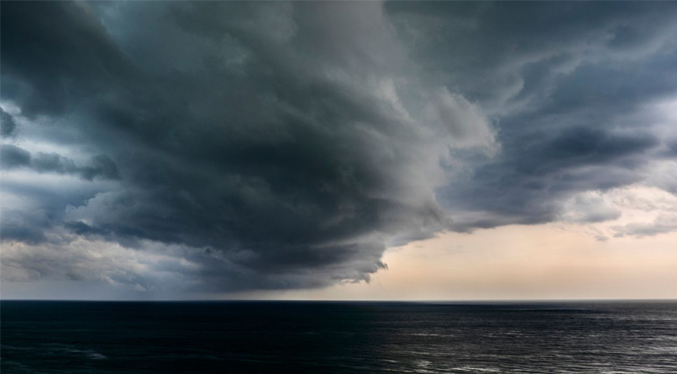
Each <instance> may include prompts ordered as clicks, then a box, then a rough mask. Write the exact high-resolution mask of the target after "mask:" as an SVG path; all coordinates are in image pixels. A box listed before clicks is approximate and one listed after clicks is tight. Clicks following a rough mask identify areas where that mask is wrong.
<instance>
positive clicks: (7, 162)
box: [0, 144, 119, 180]
mask: <svg viewBox="0 0 677 374" xmlns="http://www.w3.org/2000/svg"><path fill="white" fill-rule="evenodd" d="M0 157H2V158H1V160H2V164H0V168H2V169H3V170H11V169H18V168H30V169H32V170H35V171H37V172H38V173H57V174H72V175H77V176H79V177H81V178H83V179H86V180H92V179H94V178H101V179H118V178H119V174H118V168H117V166H116V165H115V163H114V162H113V161H112V160H111V159H110V158H108V157H106V156H103V155H99V156H95V157H92V160H91V162H90V165H87V166H77V165H76V164H75V162H74V161H73V160H71V159H69V158H67V157H63V156H61V155H58V154H56V153H44V152H38V153H37V154H36V155H35V156H33V155H31V153H30V152H28V151H26V150H25V149H22V148H20V147H17V146H15V145H11V144H2V145H0Z"/></svg>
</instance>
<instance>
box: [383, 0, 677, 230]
mask: <svg viewBox="0 0 677 374" xmlns="http://www.w3.org/2000/svg"><path fill="white" fill-rule="evenodd" d="M386 7H387V9H389V11H390V13H391V14H392V17H393V19H395V22H396V24H398V25H399V26H400V30H401V35H402V37H404V38H411V39H412V41H415V42H416V44H415V45H416V47H415V49H416V51H417V56H418V59H419V60H420V61H421V62H420V63H421V65H422V66H425V67H426V68H427V69H426V70H427V72H428V73H427V74H428V75H429V79H431V80H436V81H444V82H446V85H448V86H452V87H461V92H464V93H465V94H467V95H469V96H470V97H472V98H475V99H477V100H479V101H480V103H482V107H483V108H485V109H486V110H487V111H488V112H490V113H492V115H494V116H496V117H497V118H499V121H500V138H499V140H500V142H501V145H502V150H503V153H502V154H501V155H500V157H498V158H497V159H496V160H494V162H488V163H486V164H485V165H483V166H479V167H477V168H476V169H475V170H474V171H473V173H472V174H471V175H461V176H460V177H459V178H458V179H457V180H455V181H454V182H452V183H451V184H450V186H449V188H443V189H440V190H438V199H439V200H440V201H441V202H443V204H444V205H445V207H446V208H447V209H450V210H456V211H461V212H463V213H464V214H461V215H459V214H456V215H455V216H454V218H455V221H456V222H455V224H454V227H455V228H457V229H459V230H469V229H472V228H473V227H494V226H499V225H504V224H510V223H527V224H531V223H541V222H549V221H552V220H555V219H557V217H558V210H559V209H560V208H561V204H560V202H561V201H562V200H565V199H567V198H569V197H570V196H572V195H575V194H576V193H580V192H583V191H588V190H607V189H611V188H615V187H620V186H625V185H628V184H631V183H635V182H639V181H641V180H642V178H643V176H642V175H641V172H640V170H642V168H643V167H646V166H647V164H648V163H649V162H651V161H652V160H654V159H656V153H657V150H658V148H660V146H661V140H660V138H661V135H660V134H661V133H660V132H658V131H657V130H656V132H655V133H654V131H655V130H654V128H653V126H654V125H656V124H655V123H654V122H655V120H654V119H652V118H650V117H645V118H642V117H637V116H634V117H633V116H632V114H633V113H635V112H637V111H638V110H640V109H641V108H642V106H644V105H646V104H647V103H651V102H652V101H654V100H657V99H662V98H666V97H667V98H670V97H674V95H677V90H676V89H675V87H677V80H676V77H677V54H676V53H675V47H676V46H675V42H674V40H675V36H676V35H677V30H676V28H675V23H674V20H675V19H676V17H677V6H675V4H665V5H664V6H663V5H658V4H653V5H651V4H642V3H632V2H629V3H614V4H610V3H600V2H598V3H586V4H583V3H486V2H481V3H441V2H440V3H425V4H413V3H406V2H392V3H387V5H386ZM609 217H613V215H609Z"/></svg>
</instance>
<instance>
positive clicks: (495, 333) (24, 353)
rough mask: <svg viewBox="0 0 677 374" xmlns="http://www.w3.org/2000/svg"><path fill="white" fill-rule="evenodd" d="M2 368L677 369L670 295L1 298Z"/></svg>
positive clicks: (99, 373)
mask: <svg viewBox="0 0 677 374" xmlns="http://www.w3.org/2000/svg"><path fill="white" fill-rule="evenodd" d="M0 309H1V310H0V312H1V315H0V321H1V328H2V330H1V333H0V342H1V352H0V356H1V358H2V359H1V361H0V362H1V367H0V370H1V372H2V374H14V373H30V374H39V373H73V374H84V373H96V374H103V373H126V374H135V373H149V374H150V373H276V374H277V373H318V374H322V373H633V374H635V373H677V303H675V302H561V303H559V302H558V303H526V302H524V303H394V302H263V301H262V302H239V301H237V302H74V301H71V302H58V301H2V302H0Z"/></svg>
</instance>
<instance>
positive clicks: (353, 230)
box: [2, 3, 447, 290]
mask: <svg viewBox="0 0 677 374" xmlns="http://www.w3.org/2000/svg"><path fill="white" fill-rule="evenodd" d="M130 5H131V4H130ZM100 6H101V7H102V9H101V12H104V13H105V12H106V11H110V10H111V9H106V8H105V7H106V6H111V7H117V6H120V7H123V8H124V7H126V6H127V5H124V4H121V3H118V4H101V5H100ZM331 6H332V7H334V8H335V10H336V11H335V12H333V13H331V16H330V19H328V20H327V21H328V22H325V23H317V22H316V21H315V20H314V17H316V16H317V15H319V14H324V13H325V9H324V7H322V6H318V5H315V4H308V5H292V4H280V5H269V6H266V5H260V4H254V5H250V4H235V3H233V4H230V3H228V4H225V3H209V4H207V3H204V4H188V3H176V4H171V5H167V6H165V5H161V4H151V3H146V4H137V5H133V6H132V7H130V9H131V10H129V11H130V12H132V11H134V10H135V9H136V10H138V14H142V15H143V14H145V15H146V16H147V17H148V18H147V21H148V22H147V23H145V24H144V25H145V26H144V27H154V28H156V29H155V30H154V31H153V32H152V33H151V34H152V35H153V37H151V38H150V39H144V38H143V37H140V38H138V39H137V38H136V35H132V36H133V37H129V38H127V37H126V36H125V35H118V38H119V40H117V41H116V42H113V40H112V37H111V36H109V32H110V33H111V34H112V35H115V33H116V32H117V31H118V30H116V29H115V27H124V26H120V25H117V24H113V25H108V27H109V28H110V29H109V30H106V29H105V28H104V27H103V26H101V25H100V24H99V23H98V20H96V18H95V17H94V15H93V13H92V12H93V10H91V9H89V10H87V9H85V8H84V6H82V5H76V4H71V3H49V4H40V3H26V4H24V3H17V4H10V5H8V6H7V7H5V8H6V9H4V12H3V18H7V22H3V37H4V38H6V39H8V41H7V42H4V43H3V44H2V49H3V51H2V53H3V56H7V57H6V59H5V66H6V68H5V69H3V75H6V76H7V80H8V81H10V83H11V85H10V88H11V89H10V90H9V91H8V92H9V94H8V98H10V99H11V100H13V101H14V102H16V103H17V105H18V106H20V107H21V108H22V110H23V111H22V113H23V114H24V115H26V116H29V117H33V118H39V117H40V116H53V117H57V118H68V121H61V122H60V125H62V126H66V127H69V128H70V129H75V130H76V131H77V132H78V133H79V134H80V136H81V137H84V138H85V139H87V142H89V145H90V146H93V147H95V149H97V150H99V151H101V152H102V153H104V154H107V155H111V158H113V159H114V160H115V164H117V165H118V166H119V167H120V175H123V176H124V178H123V179H122V181H121V183H122V188H121V189H119V190H116V191H111V192H108V193H101V194H96V195H95V196H91V197H90V198H88V199H87V200H86V201H83V202H81V203H80V204H77V205H74V208H73V209H70V210H68V214H67V215H66V216H64V217H61V218H60V219H61V220H62V222H61V223H59V222H55V221H52V224H53V225H59V226H60V227H62V228H63V229H64V230H65V231H66V232H67V233H68V234H67V236H66V238H68V237H70V236H68V235H76V236H81V237H85V238H89V239H91V240H101V239H104V240H114V241H117V242H120V243H123V244H124V245H133V246H143V244H142V243H140V242H138V241H136V240H142V239H146V240H151V241H156V242H162V243H166V244H177V245H178V244H181V245H187V246H190V247H193V248H210V252H209V253H207V252H203V251H200V252H196V253H197V254H193V255H191V256H192V257H190V258H191V259H192V260H194V261H196V262H198V263H200V265H201V268H202V271H203V273H204V277H205V279H211V280H212V282H211V283H216V284H209V287H211V288H216V289H226V290H233V289H248V288H288V287H305V286H322V285H328V284H331V283H334V282H337V281H340V280H359V279H361V280H368V279H369V274H370V273H373V272H375V271H376V270H378V269H379V268H383V267H384V265H383V264H382V263H381V262H380V256H381V253H382V252H383V250H384V249H385V245H386V243H387V241H388V240H390V239H391V237H393V236H394V235H396V236H398V237H414V236H416V237H421V236H422V237H426V236H429V235H431V234H432V233H434V232H436V231H438V230H440V229H442V228H443V227H445V225H446V222H447V218H446V216H445V214H444V213H443V212H442V211H441V210H440V208H439V207H438V206H437V204H436V203H435V201H434V199H433V196H432V195H431V194H430V189H429V188H427V187H426V184H427V183H431V181H420V180H419V179H422V178H421V177H422V176H423V175H419V174H420V173H421V172H422V171H421V170H425V169H421V168H419V166H420V163H422V162H428V159H432V160H436V159H437V158H438V157H439V155H438V154H437V153H432V154H431V153H429V151H427V150H423V151H422V150H421V149H419V148H418V147H419V145H421V144H425V143H426V141H427V137H428V136H429V135H428V134H425V133H420V130H419V129H418V128H417V127H416V126H413V125H412V123H410V122H407V121H406V120H403V119H401V118H397V117H396V116H395V115H394V114H393V113H394V109H393V107H392V105H391V104H390V103H389V102H388V101H387V99H388V97H385V98H380V97H377V96H376V97H375V94H379V93H380V91H379V90H380V89H381V86H380V85H381V83H382V82H383V81H384V80H383V77H380V76H373V74H372V73H371V72H370V70H371V69H373V68H374V67H375V66H376V67H382V68H383V69H385V70H383V72H387V71H388V70H389V69H390V70H394V69H397V67H396V66H394V65H392V66H391V65H389V61H387V60H383V56H381V53H380V51H373V50H372V49H373V47H379V46H380V48H383V49H384V50H385V51H386V52H388V51H392V50H393V48H391V46H389V45H388V43H391V42H392V40H391V39H390V37H391V35H390V34H389V30H388V29H387V28H384V29H382V30H381V29H379V28H378V27H376V28H374V27H373V25H372V24H371V23H372V22H383V20H382V19H380V18H379V17H381V16H382V14H381V13H380V9H381V8H380V5H378V4H370V5H365V9H363V11H367V13H368V15H370V16H371V17H373V18H369V17H367V18H365V19H364V20H362V21H361V22H357V23H356V24H355V25H354V27H355V28H356V29H355V30H352V31H350V30H348V31H343V30H339V29H340V28H342V27H343V26H344V25H345V24H346V22H347V21H348V20H349V19H350V18H351V17H352V16H353V15H358V13H355V11H353V10H352V9H351V8H349V7H347V6H344V5H343V4H333V5H331ZM272 7H278V8H280V9H278V10H280V11H282V12H283V14H282V15H281V16H279V15H278V14H277V13H275V12H272V11H273V10H274V9H272ZM123 10H125V9H123ZM144 12H146V13H144ZM230 12H234V13H233V14H243V15H244V16H245V17H247V19H248V20H245V21H241V20H239V19H238V17H235V16H233V17H232V18H228V17H226V16H227V15H229V14H230ZM284 12H291V13H289V14H288V15H287V14H286V13H284ZM130 14H132V13H130ZM214 15H222V16H224V17H225V19H224V20H223V22H213V21H212V18H210V17H214ZM290 17H291V18H290ZM57 20H58V21H57ZM216 20H218V21H220V19H215V20H214V21H216ZM3 21H4V19H3ZM115 22H125V21H124V19H119V20H115ZM174 22H177V24H175V23H174ZM267 22H271V23H272V24H268V23H267ZM276 22H277V23H276ZM285 22H287V23H289V22H295V25H289V27H290V30H288V32H289V33H290V34H289V35H284V33H280V32H278V33H277V34H271V33H268V32H262V31H261V30H258V28H259V26H261V27H274V26H276V27H278V28H282V29H284V28H285V27H287V25H285ZM27 25H30V29H28V27H29V26H27ZM332 27H333V28H336V29H331V28H332ZM54 28H56V30H54ZM294 28H298V30H296V31H294ZM360 28H363V29H364V30H370V29H371V30H373V31H375V33H374V35H372V36H370V37H365V38H362V39H358V36H359V35H360V33H361V32H362V31H364V30H361V29H360ZM132 30H134V32H138V33H142V32H143V33H146V32H145V31H142V30H141V29H135V28H132ZM165 31H166V32H167V33H168V34H171V33H174V34H176V36H177V38H176V42H175V43H173V44H172V45H163V44H162V43H156V41H155V40H153V38H155V37H160V36H161V35H162V34H163V33H165ZM278 31H279V29H278ZM283 31H284V30H283ZM294 34H295V35H298V36H297V37H293V35H294ZM196 39H199V40H201V43H203V44H204V48H200V47H199V46H198V47H195V46H194V44H195V40H196ZM224 39H225V40H226V43H230V45H231V46H232V47H233V48H232V49H230V50H226V51H225V53H224V54H220V53H221V51H222V49H220V48H217V46H218V45H219V43H222V42H223V40H224ZM358 40H362V41H359V42H358ZM381 41H383V43H381ZM384 43H385V44H384ZM326 45H337V46H339V47H340V48H342V50H341V51H340V53H339V55H336V53H337V51H336V50H334V49H333V48H329V49H327V48H326ZM184 46H185V47H186V48H197V50H196V51H195V53H196V54H198V55H200V58H196V59H194V60H190V61H186V62H185V64H182V65H181V66H176V68H171V67H170V68H167V67H168V66H171V65H167V63H168V62H169V60H168V59H167V58H166V55H167V54H171V53H173V50H174V49H175V48H182V47H184ZM231 53H232V54H235V55H234V56H233V55H231ZM339 56H340V57H341V58H345V59H346V60H345V61H341V60H336V59H337V58H338V57H339ZM231 61H235V62H231ZM179 63H180V62H177V65H179ZM158 64H159V66H157V65H158ZM43 65H44V67H43ZM328 69H329V70H331V69H334V70H335V73H332V74H336V77H332V76H330V77H327V72H326V70H328ZM363 70H364V73H363ZM342 74H345V80H344V76H342ZM379 74H381V73H379ZM361 75H362V76H361ZM356 78H357V79H358V81H357V83H362V82H360V81H359V79H361V78H365V80H366V79H375V81H374V82H373V83H372V82H369V81H367V82H366V85H365V86H364V87H361V86H359V85H358V84H356V83H355V79H356ZM387 88H388V87H387V84H386V87H385V88H384V90H387ZM387 94H388V92H385V93H384V95H387ZM434 152H437V150H434ZM15 153H16V152H15ZM24 161H26V160H24ZM98 161H99V163H98V164H97V165H98V166H101V167H103V166H106V164H105V163H103V159H100V160H98ZM115 164H113V163H109V164H108V166H110V167H109V168H106V169H103V168H102V169H101V170H102V172H108V173H109V174H110V176H112V173H113V172H114V171H115V170H116V169H114V167H113V166H114V165H115ZM22 165H23V166H25V167H28V166H29V165H30V166H31V167H32V168H33V169H34V170H36V171H54V172H60V171H64V170H75V169H73V168H72V167H70V166H69V165H70V164H69V163H68V162H67V161H66V160H64V159H62V158H60V157H58V156H56V155H52V156H49V157H48V156H46V155H43V156H41V157H40V158H37V157H33V158H32V159H30V160H29V162H28V163H26V162H24V164H22ZM18 166H19V165H18V164H17V165H12V166H11V167H18ZM425 167H427V165H426V166H425ZM97 170H98V169H97ZM432 172H433V173H434V172H435V170H432ZM114 174H115V175H117V172H115V173H114ZM94 175H95V174H94V171H92V173H90V174H88V175H87V176H89V177H90V179H91V178H93V177H94ZM83 176H85V175H84V174H83ZM426 176H427V177H428V179H430V177H431V174H429V173H428V174H427V175H426ZM432 177H435V175H434V174H432ZM409 178H412V179H413V180H409ZM419 186H422V187H419ZM65 208H66V207H62V208H61V209H65ZM233 269H243V270H242V271H241V273H240V274H239V275H238V272H237V271H235V270H233ZM205 287H207V286H205Z"/></svg>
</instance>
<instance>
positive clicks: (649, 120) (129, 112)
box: [0, 1, 677, 300]
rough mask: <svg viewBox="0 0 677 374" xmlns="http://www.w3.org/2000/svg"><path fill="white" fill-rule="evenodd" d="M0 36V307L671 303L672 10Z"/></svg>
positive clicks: (246, 15)
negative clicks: (21, 303)
mask: <svg viewBox="0 0 677 374" xmlns="http://www.w3.org/2000/svg"><path fill="white" fill-rule="evenodd" d="M1 17H2V19H1V21H2V22H1V31H2V32H1V43H0V50H1V55H0V62H1V67H2V70H1V81H0V83H1V86H0V87H1V94H0V108H1V109H2V110H1V111H0V117H1V119H2V128H1V131H0V135H1V136H2V140H1V148H0V177H1V180H0V198H1V200H0V238H1V241H2V253H1V257H0V263H1V269H0V278H1V296H2V297H3V298H7V299H11V298H57V299H112V300H115V299H135V300H136V299H139V300H164V299H233V298H244V299H249V298H252V299H257V298H262V299H347V300H487V299H579V298H614V299H622V298H635V299H636V298H677V271H675V269H677V3H674V2H485V1H476V2H403V1H396V2H379V1H369V2H330V1H326V2H182V1H173V2H155V1H147V2H142V1H138V2H137V1H115V2H107V1H95V2H87V1H75V2H69V1H59V2H37V1H26V2H3V4H2V13H1Z"/></svg>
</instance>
